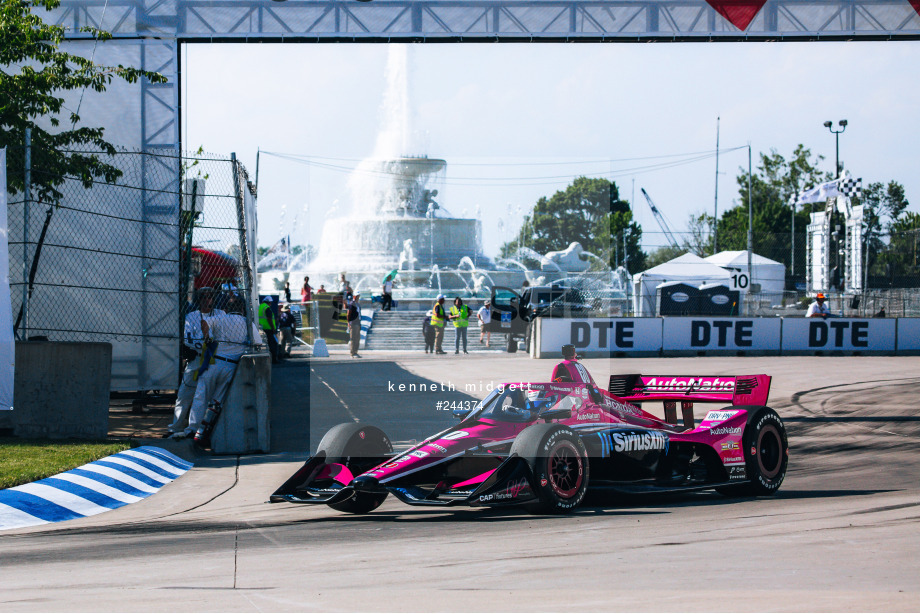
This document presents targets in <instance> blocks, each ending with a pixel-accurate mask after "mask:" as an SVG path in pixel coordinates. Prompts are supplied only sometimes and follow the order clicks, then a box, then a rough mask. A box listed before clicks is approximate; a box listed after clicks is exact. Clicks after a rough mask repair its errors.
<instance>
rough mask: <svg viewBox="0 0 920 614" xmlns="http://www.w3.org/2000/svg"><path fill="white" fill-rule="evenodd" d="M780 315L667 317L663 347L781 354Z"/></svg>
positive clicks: (665, 319)
mask: <svg viewBox="0 0 920 614" xmlns="http://www.w3.org/2000/svg"><path fill="white" fill-rule="evenodd" d="M781 334H782V321H781V320H780V318H664V328H663V341H662V344H663V348H664V351H665V354H667V353H669V352H745V351H749V352H752V353H756V354H771V353H773V354H779V350H780V345H781Z"/></svg>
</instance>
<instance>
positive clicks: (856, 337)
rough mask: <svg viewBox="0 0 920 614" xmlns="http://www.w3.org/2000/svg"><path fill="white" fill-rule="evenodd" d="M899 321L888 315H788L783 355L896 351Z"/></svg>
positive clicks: (784, 332) (784, 324) (785, 322)
mask: <svg viewBox="0 0 920 614" xmlns="http://www.w3.org/2000/svg"><path fill="white" fill-rule="evenodd" d="M896 326H897V321H896V320H894V319H888V318H876V319H864V318H828V319H827V320H824V319H821V318H787V319H786V320H785V321H784V322H783V335H782V352H783V354H799V353H805V354H814V353H816V352H846V353H850V352H878V353H893V352H894V351H895V350H896V349H897V348H896V346H895V327H896Z"/></svg>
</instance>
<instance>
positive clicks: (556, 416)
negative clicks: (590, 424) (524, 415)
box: [538, 407, 572, 422]
mask: <svg viewBox="0 0 920 614" xmlns="http://www.w3.org/2000/svg"><path fill="white" fill-rule="evenodd" d="M571 417H572V409H571V408H566V409H563V408H560V407H557V408H556V409H547V410H546V411H542V412H540V415H539V416H538V418H539V419H540V420H545V421H546V422H550V421H551V420H568V419H569V418H571Z"/></svg>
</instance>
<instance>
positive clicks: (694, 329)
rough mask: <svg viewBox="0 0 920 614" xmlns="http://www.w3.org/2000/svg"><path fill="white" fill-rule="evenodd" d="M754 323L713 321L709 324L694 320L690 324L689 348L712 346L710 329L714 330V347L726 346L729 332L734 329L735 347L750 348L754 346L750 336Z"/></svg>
mask: <svg viewBox="0 0 920 614" xmlns="http://www.w3.org/2000/svg"><path fill="white" fill-rule="evenodd" d="M753 328H754V322H752V321H751V320H737V321H732V320H713V322H712V323H711V324H710V323H709V322H706V321H703V320H694V321H693V322H691V323H690V346H691V347H706V346H708V345H711V344H712V337H713V334H712V329H716V334H715V345H716V347H720V348H724V347H726V346H727V345H728V339H729V337H728V335H729V331H730V330H732V329H734V335H733V340H734V343H735V346H736V347H751V346H752V345H754V341H753V339H752V336H753V334H754V331H753Z"/></svg>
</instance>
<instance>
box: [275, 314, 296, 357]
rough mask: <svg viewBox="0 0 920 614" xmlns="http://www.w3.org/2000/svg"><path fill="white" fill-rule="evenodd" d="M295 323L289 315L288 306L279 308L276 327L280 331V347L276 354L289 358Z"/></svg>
mask: <svg viewBox="0 0 920 614" xmlns="http://www.w3.org/2000/svg"><path fill="white" fill-rule="evenodd" d="M296 326H297V321H296V320H294V315H293V314H292V313H291V306H290V305H282V306H281V315H279V316H278V327H279V328H280V329H281V347H279V348H278V353H279V355H281V356H290V355H291V348H292V347H293V346H294V328H295V327H296Z"/></svg>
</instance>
